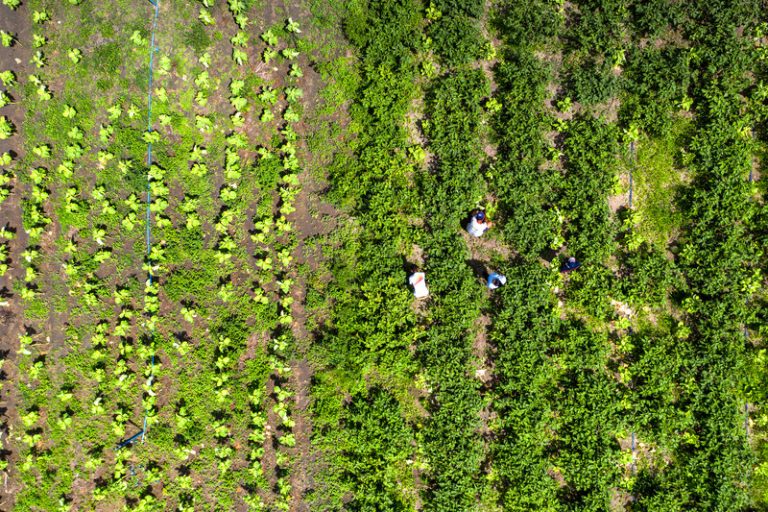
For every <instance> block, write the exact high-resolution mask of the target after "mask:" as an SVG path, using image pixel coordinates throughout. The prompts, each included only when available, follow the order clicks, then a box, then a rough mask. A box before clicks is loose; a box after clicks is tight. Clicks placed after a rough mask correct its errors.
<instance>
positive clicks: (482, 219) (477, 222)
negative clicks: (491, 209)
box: [467, 210, 491, 238]
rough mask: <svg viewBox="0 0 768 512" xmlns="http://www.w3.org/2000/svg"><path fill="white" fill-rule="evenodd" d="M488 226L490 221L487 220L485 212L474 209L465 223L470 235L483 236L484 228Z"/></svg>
mask: <svg viewBox="0 0 768 512" xmlns="http://www.w3.org/2000/svg"><path fill="white" fill-rule="evenodd" d="M490 227H491V221H489V220H488V218H487V217H486V215H485V212H484V211H483V210H475V211H474V212H472V217H471V218H470V219H469V224H467V232H469V234H470V235H472V236H476V237H478V238H479V237H481V236H483V233H485V232H486V230H487V229H488V228H490Z"/></svg>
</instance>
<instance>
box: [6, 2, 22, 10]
mask: <svg viewBox="0 0 768 512" xmlns="http://www.w3.org/2000/svg"><path fill="white" fill-rule="evenodd" d="M3 5H4V6H6V7H8V8H10V9H11V10H12V11H15V10H16V9H17V8H18V7H19V6H20V5H21V0H3Z"/></svg>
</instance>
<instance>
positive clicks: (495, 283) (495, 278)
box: [488, 272, 507, 290]
mask: <svg viewBox="0 0 768 512" xmlns="http://www.w3.org/2000/svg"><path fill="white" fill-rule="evenodd" d="M505 284H507V278H506V277H505V276H503V275H501V274H497V273H496V272H491V273H490V274H489V275H488V289H489V290H495V289H496V288H498V287H499V286H502V285H505Z"/></svg>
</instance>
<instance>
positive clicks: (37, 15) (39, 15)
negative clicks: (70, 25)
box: [32, 9, 51, 24]
mask: <svg viewBox="0 0 768 512" xmlns="http://www.w3.org/2000/svg"><path fill="white" fill-rule="evenodd" d="M50 19H51V14H50V13H49V12H48V11H46V10H45V9H43V10H42V11H33V12H32V21H33V22H34V23H37V24H40V23H45V22H46V21H48V20H50Z"/></svg>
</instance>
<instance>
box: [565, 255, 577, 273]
mask: <svg viewBox="0 0 768 512" xmlns="http://www.w3.org/2000/svg"><path fill="white" fill-rule="evenodd" d="M580 266H581V263H579V262H578V261H576V258H574V257H573V256H571V257H570V258H568V261H566V262H565V263H563V268H561V269H560V272H570V271H571V270H576V269H577V268H579V267H580Z"/></svg>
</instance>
